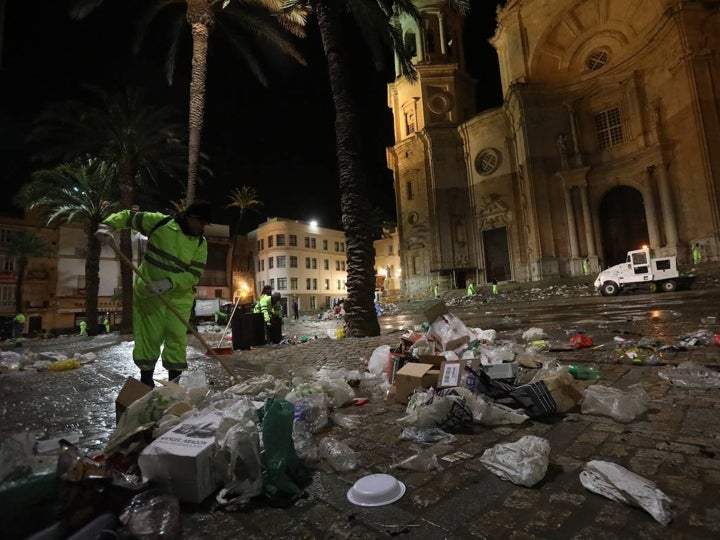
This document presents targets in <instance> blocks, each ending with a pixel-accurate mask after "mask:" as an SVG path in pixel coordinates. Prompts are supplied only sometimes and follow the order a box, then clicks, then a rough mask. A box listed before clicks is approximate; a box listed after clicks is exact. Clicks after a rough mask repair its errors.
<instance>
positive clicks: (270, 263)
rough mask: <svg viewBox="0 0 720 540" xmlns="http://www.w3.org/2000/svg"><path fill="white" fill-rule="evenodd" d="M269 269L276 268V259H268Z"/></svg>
mask: <svg viewBox="0 0 720 540" xmlns="http://www.w3.org/2000/svg"><path fill="white" fill-rule="evenodd" d="M268 268H275V258H274V257H268Z"/></svg>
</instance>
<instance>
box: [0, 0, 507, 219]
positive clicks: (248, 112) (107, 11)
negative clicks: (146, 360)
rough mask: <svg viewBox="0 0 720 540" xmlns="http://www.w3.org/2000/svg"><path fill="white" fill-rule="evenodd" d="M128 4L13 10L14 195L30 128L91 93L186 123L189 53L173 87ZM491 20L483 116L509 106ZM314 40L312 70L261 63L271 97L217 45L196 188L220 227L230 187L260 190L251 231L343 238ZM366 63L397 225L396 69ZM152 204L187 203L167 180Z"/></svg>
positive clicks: (369, 136)
mask: <svg viewBox="0 0 720 540" xmlns="http://www.w3.org/2000/svg"><path fill="white" fill-rule="evenodd" d="M129 4H132V2H127V0H105V4H104V5H103V6H102V8H101V9H99V10H98V11H97V12H96V13H95V14H93V15H92V16H90V17H89V18H87V19H85V20H84V21H82V22H77V21H72V20H70V18H69V17H68V15H67V8H66V2H64V1H62V0H35V1H28V0H7V6H6V20H5V36H4V43H3V50H2V65H1V66H0V178H2V183H3V186H4V187H6V188H7V189H8V190H9V191H7V192H6V193H8V194H9V195H11V194H12V193H13V192H14V190H15V189H16V187H17V186H18V185H19V184H21V183H22V182H23V181H25V180H26V179H27V178H28V177H29V173H30V172H31V171H32V170H34V168H36V165H34V164H33V163H31V162H30V160H29V155H28V152H27V149H26V145H25V143H24V140H25V137H26V135H27V132H28V128H29V125H30V122H31V121H32V119H33V117H34V116H35V115H36V114H37V113H38V112H39V111H40V110H42V108H43V107H44V106H45V105H46V104H48V103H51V102H54V101H57V100H60V99H67V98H71V99H78V98H80V97H81V96H82V95H83V94H82V93H81V91H80V90H79V88H80V86H81V85H82V84H84V83H92V84H98V85H101V86H103V87H105V88H108V89H110V88H118V87H120V86H122V85H137V86H141V87H143V88H144V89H145V91H146V95H147V100H148V101H149V102H151V103H172V104H174V105H176V106H177V108H178V110H179V111H180V113H181V114H182V115H183V117H186V116H187V105H186V104H187V93H188V84H187V81H188V80H189V79H188V72H189V65H190V57H189V50H188V51H181V52H185V53H186V54H184V55H182V56H181V57H180V58H179V59H178V66H177V72H176V76H175V79H174V82H173V84H172V86H168V84H167V82H166V80H165V74H164V70H163V66H162V64H163V62H164V60H165V53H166V51H167V45H166V42H165V41H163V36H164V33H163V28H162V25H161V24H159V25H157V26H156V27H153V28H155V31H154V32H153V33H152V34H151V35H150V39H149V40H147V41H146V42H144V44H143V46H142V47H141V49H140V53H139V54H138V55H132V54H131V53H130V42H131V37H132V35H133V31H132V28H133V26H132V16H133V10H132V9H128V5H129ZM135 13H137V12H135ZM494 15H495V3H493V2H488V1H487V0H476V1H474V2H473V12H472V13H471V14H470V16H469V17H468V22H467V24H468V27H467V31H466V51H467V59H468V66H469V71H470V73H471V75H472V76H473V77H475V78H476V79H477V80H478V81H479V83H478V89H477V92H478V108H479V110H482V109H484V108H487V107H491V106H496V105H499V104H500V102H501V96H500V88H499V82H498V68H497V59H496V56H495V54H494V51H493V49H492V47H491V46H490V45H489V44H488V43H487V38H488V37H489V36H491V35H492V33H493V30H494V27H495V22H494ZM309 30H310V35H309V36H308V39H306V40H305V41H304V42H302V44H301V48H302V50H303V52H304V53H305V55H306V59H307V61H308V64H309V65H308V66H307V67H302V66H299V65H297V64H294V63H293V62H292V61H291V60H289V59H285V58H281V57H279V56H278V55H276V54H270V55H269V56H268V57H267V59H266V64H264V65H266V66H267V72H268V78H269V86H268V87H267V88H264V87H262V86H261V85H260V84H259V83H258V82H256V80H255V79H254V78H253V76H252V75H251V74H250V73H249V72H248V71H247V70H246V69H245V68H244V67H243V65H242V63H241V61H240V60H239V59H238V58H237V57H236V56H234V55H231V54H229V53H228V52H227V49H223V48H222V43H220V42H215V40H214V39H213V38H214V37H215V36H212V35H211V41H210V59H209V64H208V78H207V96H206V111H205V126H204V129H203V140H202V151H203V152H205V153H206V154H208V155H209V158H210V162H209V166H210V168H211V169H212V171H213V173H214V174H213V176H212V177H210V178H207V179H205V181H204V183H203V184H202V185H200V186H198V189H197V197H198V198H206V199H209V200H211V201H212V202H213V203H215V204H216V205H217V208H218V210H219V213H218V217H219V218H220V219H218V221H220V222H224V223H228V224H229V223H231V222H232V221H233V219H234V218H235V217H236V216H237V214H236V213H235V212H234V211H232V210H227V209H225V206H226V205H227V203H228V202H229V198H228V194H229V193H230V191H231V190H232V188H233V187H235V186H242V185H247V186H252V187H254V188H255V189H256V190H257V192H258V198H259V199H260V200H261V201H263V202H264V207H263V209H262V210H261V213H259V214H252V213H250V214H247V216H246V218H244V220H243V226H242V229H243V230H245V231H249V230H251V229H253V228H255V227H256V226H257V224H258V223H260V222H262V221H264V220H265V219H266V218H268V217H286V218H290V219H300V220H310V219H313V218H315V219H318V220H319V221H320V224H321V225H322V226H326V227H330V228H340V210H339V200H340V195H339V190H338V187H337V165H336V157H335V138H334V132H333V129H334V126H333V117H334V113H333V105H332V98H331V95H330V89H329V83H328V80H327V67H326V64H325V59H324V56H323V53H322V46H321V44H320V41H319V38H318V36H317V35H316V33H315V32H314V31H313V29H312V27H311V28H309ZM362 53H363V51H362V49H361V50H360V51H359V54H358V57H357V61H358V66H357V67H356V69H355V71H354V74H355V77H356V80H355V83H356V88H357V89H358V94H357V99H358V105H359V107H360V108H361V112H362V115H361V116H362V118H363V119H364V121H365V126H364V135H365V137H366V142H367V145H368V149H369V151H370V155H371V160H370V165H371V168H372V169H371V170H372V177H373V182H374V183H373V185H372V186H371V191H372V197H373V204H374V205H375V206H377V207H378V208H380V209H381V210H382V211H383V212H384V214H385V215H386V216H387V218H389V219H393V220H394V219H395V210H394V195H393V188H392V174H391V173H390V171H389V170H388V169H387V167H386V162H385V148H386V147H387V146H391V145H392V144H393V134H392V114H391V112H390V109H389V108H388V107H387V97H386V96H387V86H386V85H387V83H388V82H389V81H391V79H392V77H393V73H392V72H391V71H390V68H388V69H385V70H380V71H377V70H376V69H375V67H374V65H373V64H372V63H371V62H370V61H369V59H368V57H367V56H366V55H363V54H362ZM389 64H390V65H391V62H389ZM180 180H181V182H182V185H184V179H180ZM146 195H147V196H148V197H149V202H148V203H147V205H148V207H149V206H152V205H153V202H151V200H152V199H154V205H155V207H156V208H154V209H159V210H164V209H167V207H168V204H169V201H170V200H178V199H179V198H180V197H181V196H182V194H181V193H180V190H179V189H178V187H177V184H176V183H172V182H171V181H167V182H165V183H163V184H162V185H161V186H160V187H159V189H158V190H157V192H156V193H152V192H147V193H146ZM1 199H2V200H1V201H0V210H3V211H11V210H13V208H12V206H11V205H10V199H11V197H10V196H8V197H2V198H1Z"/></svg>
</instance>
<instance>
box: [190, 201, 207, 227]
mask: <svg viewBox="0 0 720 540" xmlns="http://www.w3.org/2000/svg"><path fill="white" fill-rule="evenodd" d="M185 215H186V216H188V217H194V218H197V219H202V220H203V221H207V222H208V223H210V222H211V221H212V204H210V203H209V202H208V201H202V200H196V201H195V202H194V203H192V204H191V205H190V206H188V207H187V208H186V209H185Z"/></svg>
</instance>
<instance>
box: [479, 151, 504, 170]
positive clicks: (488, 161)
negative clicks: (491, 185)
mask: <svg viewBox="0 0 720 540" xmlns="http://www.w3.org/2000/svg"><path fill="white" fill-rule="evenodd" d="M498 165H500V154H499V153H498V151H497V150H495V149H494V148H485V149H484V150H481V151H480V153H479V154H478V155H477V157H476V158H475V170H476V171H477V172H479V173H480V174H490V173H492V172H494V171H495V169H497V168H498Z"/></svg>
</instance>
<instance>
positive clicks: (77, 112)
mask: <svg viewBox="0 0 720 540" xmlns="http://www.w3.org/2000/svg"><path fill="white" fill-rule="evenodd" d="M87 90H88V96H87V101H85V100H82V101H81V100H66V101H61V102H57V103H52V104H50V105H48V107H46V108H45V109H44V110H43V111H41V112H40V114H39V115H38V116H37V118H35V120H34V122H33V127H32V130H31V132H30V135H29V137H28V142H29V143H31V144H33V145H36V146H35V148H34V150H35V152H34V157H35V159H36V160H37V161H39V162H41V163H42V164H44V165H46V166H55V165H58V164H59V163H62V162H72V161H74V160H76V159H79V158H87V157H92V158H97V159H99V160H101V161H104V162H106V163H108V165H112V166H113V168H114V170H115V171H117V174H116V175H113V178H114V179H116V181H117V183H118V185H119V199H120V206H121V208H124V209H129V208H132V207H133V205H134V204H135V192H136V190H137V188H139V187H143V186H149V185H153V184H156V183H157V182H158V179H159V176H160V175H164V176H168V177H170V178H173V177H177V176H178V175H179V174H182V173H183V172H184V170H185V155H186V154H185V153H186V144H187V143H186V138H185V137H186V133H187V131H186V130H185V127H184V126H183V124H182V123H181V122H180V121H179V118H178V113H177V111H175V109H173V108H172V107H170V106H153V105H150V104H147V103H145V102H144V100H143V95H142V93H141V92H140V91H139V90H137V89H132V88H131V89H126V90H121V91H116V92H108V91H106V90H103V89H101V88H98V87H87ZM117 197H118V195H117V194H111V197H110V198H111V199H116V198H117ZM120 250H121V251H122V253H124V254H125V256H126V257H128V258H129V259H130V260H132V242H131V237H130V231H129V230H127V229H126V230H123V231H122V232H121V233H120ZM132 283H133V273H132V270H131V269H129V268H127V267H126V266H125V265H123V266H122V268H121V284H122V305H123V316H122V321H123V322H122V328H121V331H123V332H130V331H132Z"/></svg>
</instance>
